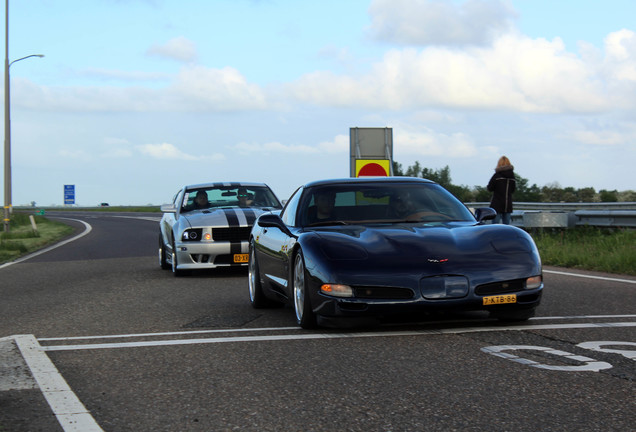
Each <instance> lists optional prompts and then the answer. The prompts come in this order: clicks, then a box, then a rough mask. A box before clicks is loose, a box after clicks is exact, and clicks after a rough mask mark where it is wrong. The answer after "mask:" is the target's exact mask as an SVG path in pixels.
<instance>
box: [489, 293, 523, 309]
mask: <svg viewBox="0 0 636 432" xmlns="http://www.w3.org/2000/svg"><path fill="white" fill-rule="evenodd" d="M505 303H517V294H506V295H498V296H488V297H484V306H488V305H497V304H505Z"/></svg>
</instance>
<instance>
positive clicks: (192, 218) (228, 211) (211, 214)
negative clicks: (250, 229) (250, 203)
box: [181, 207, 268, 228]
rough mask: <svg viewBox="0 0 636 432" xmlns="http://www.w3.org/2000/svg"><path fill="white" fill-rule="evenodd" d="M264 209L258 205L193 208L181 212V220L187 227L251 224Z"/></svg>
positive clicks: (245, 225)
mask: <svg viewBox="0 0 636 432" xmlns="http://www.w3.org/2000/svg"><path fill="white" fill-rule="evenodd" d="M266 211H268V210H266V209H262V208H259V207H247V208H241V207H221V208H211V209H206V210H194V211H191V212H188V213H182V214H181V218H182V219H183V222H184V223H185V224H186V225H188V228H196V227H206V226H222V227H227V226H243V227H247V226H252V225H254V221H255V220H256V218H258V216H260V215H261V214H263V213H265V212H266Z"/></svg>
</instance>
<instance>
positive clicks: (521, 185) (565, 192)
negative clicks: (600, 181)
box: [393, 161, 636, 202]
mask: <svg viewBox="0 0 636 432" xmlns="http://www.w3.org/2000/svg"><path fill="white" fill-rule="evenodd" d="M393 174H394V175H404V176H410V177H421V178H426V179H429V180H432V181H434V182H436V183H439V184H440V185H442V186H443V187H445V188H446V189H448V190H449V191H450V192H451V193H452V194H453V195H455V196H456V197H457V198H458V199H460V200H461V201H463V202H489V201H490V198H491V193H490V192H489V191H488V190H487V188H486V187H484V186H473V187H472V188H470V187H468V186H464V185H454V184H453V183H452V178H451V172H450V168H449V167H448V165H446V166H445V167H444V168H440V169H433V168H424V167H422V165H421V164H420V163H419V162H417V161H416V162H415V163H414V164H413V165H411V166H409V167H407V168H406V170H405V169H404V168H403V167H402V164H400V163H398V162H395V161H393ZM515 178H516V180H517V188H516V190H515V193H514V195H513V198H514V200H515V201H517V202H579V201H580V202H594V201H599V200H600V201H602V202H618V201H623V202H632V201H636V191H632V190H628V191H624V192H618V191H616V190H613V191H608V190H601V191H599V193H598V194H596V192H595V190H594V188H592V187H586V188H581V189H575V188H573V187H566V188H562V187H561V185H559V183H556V182H554V183H549V184H547V185H545V186H543V187H539V186H537V185H536V184H533V185H532V186H530V185H529V181H528V179H525V178H523V177H521V176H520V175H518V174H516V173H515Z"/></svg>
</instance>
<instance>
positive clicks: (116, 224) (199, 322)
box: [0, 213, 636, 432]
mask: <svg viewBox="0 0 636 432" xmlns="http://www.w3.org/2000/svg"><path fill="white" fill-rule="evenodd" d="M60 216H64V217H68V218H71V219H73V220H69V221H68V222H69V223H71V224H73V225H74V226H76V227H77V228H78V233H79V232H82V231H84V230H85V229H86V225H85V224H89V225H90V227H91V230H90V232H88V233H87V234H86V235H84V236H83V237H81V238H78V239H77V240H75V241H72V242H69V243H67V244H64V245H63V246H60V247H58V248H56V249H53V250H50V251H48V252H45V253H42V254H40V255H37V256H35V257H32V258H30V259H27V260H25V261H23V262H19V263H16V264H13V265H9V266H4V267H0V296H1V297H0V316H1V317H2V319H1V321H0V432H4V431H38V430H41V431H62V430H64V431H70V430H81V431H87V430H105V431H230V430H241V431H336V430H338V431H341V430H348V431H423V430H426V431H449V430H462V431H470V430H475V431H481V430H488V431H511V430H515V431H536V430H542V431H570V430H577V431H601V430H603V431H611V430H615V431H626V430H633V428H634V425H635V424H636V409H635V408H636V403H635V402H636V392H635V385H634V382H635V379H636V328H635V326H636V278H634V277H624V276H620V275H601V274H597V273H589V272H575V271H569V270H565V269H556V268H548V269H545V270H546V273H545V275H544V279H545V283H546V289H545V293H544V298H543V303H542V305H541V307H540V308H539V311H538V316H537V317H536V318H535V319H533V320H530V321H528V322H527V323H525V324H522V325H503V324H500V323H497V322H496V321H492V320H489V319H488V318H487V316H486V315H484V314H480V313H473V314H464V315H458V316H439V317H429V318H427V319H425V320H423V321H422V322H419V323H403V324H399V325H398V324H393V325H387V326H383V327H380V328H372V329H357V330H354V331H341V330H322V331H315V332H308V331H304V330H301V329H300V328H298V327H296V326H295V323H294V319H293V312H292V310H291V309H289V308H280V309H271V310H255V309H252V308H251V306H250V304H249V300H248V294H247V271H246V270H245V269H233V270H215V271H205V272H195V273H193V274H191V275H189V276H187V277H184V278H175V277H173V276H172V274H171V273H170V272H169V271H163V270H161V269H160V268H159V265H158V259H157V256H156V255H157V237H158V223H157V221H156V220H157V218H158V215H157V214H153V215H130V214H119V215H118V214H114V213H95V214H89V213H84V214H82V213H67V214H64V215H60ZM131 216H134V217H131ZM80 221H83V222H80ZM34 359H35V360H34ZM38 362H39V363H38ZM34 365H35V366H34ZM60 395H61V396H60ZM60 401H61V402H60Z"/></svg>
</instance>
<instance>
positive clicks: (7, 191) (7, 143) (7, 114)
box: [4, 0, 44, 232]
mask: <svg viewBox="0 0 636 432" xmlns="http://www.w3.org/2000/svg"><path fill="white" fill-rule="evenodd" d="M5 5H6V7H5V20H6V21H5V37H4V40H5V57H4V232H9V229H10V228H9V221H10V220H11V212H12V210H13V209H12V208H11V207H12V204H11V201H12V200H11V95H10V87H11V85H10V79H9V68H10V67H11V65H12V64H13V63H15V62H19V61H20V60H24V59H28V58H30V57H44V55H43V54H31V55H28V56H25V57H22V58H19V59H17V60H13V61H12V62H11V63H9V0H6V3H5Z"/></svg>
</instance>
